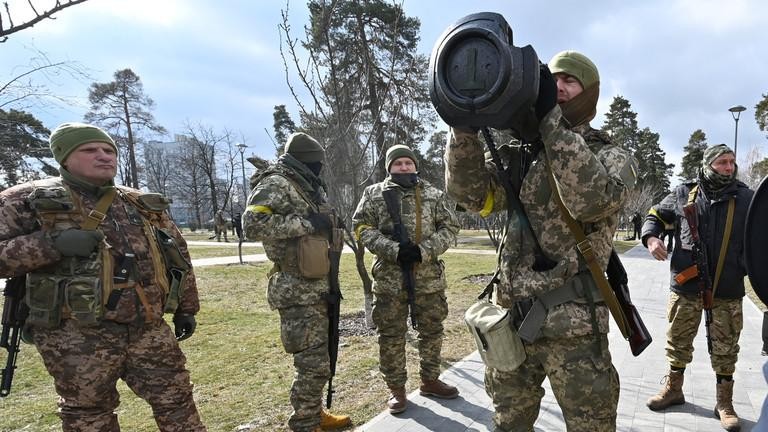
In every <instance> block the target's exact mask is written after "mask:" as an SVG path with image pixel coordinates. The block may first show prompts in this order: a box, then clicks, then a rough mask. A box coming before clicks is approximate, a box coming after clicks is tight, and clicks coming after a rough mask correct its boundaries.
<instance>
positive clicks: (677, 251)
mask: <svg viewBox="0 0 768 432" xmlns="http://www.w3.org/2000/svg"><path fill="white" fill-rule="evenodd" d="M695 184H696V183H685V184H682V185H680V186H678V187H677V188H675V190H674V191H672V192H671V193H670V194H669V195H667V197H665V198H664V200H662V201H661V202H660V203H659V204H657V205H655V206H653V207H652V208H651V210H650V212H649V214H648V216H647V217H646V220H645V224H644V225H643V234H642V239H643V244H644V245H645V244H647V241H648V237H650V236H653V237H658V238H661V237H663V235H664V233H665V231H666V232H670V234H671V235H673V236H674V250H673V251H672V258H671V260H670V270H671V272H670V273H671V274H670V290H671V291H672V293H671V294H670V297H669V304H668V307H667V318H668V320H669V328H668V329H667V345H666V351H667V360H668V361H669V364H670V365H671V366H673V367H676V368H685V366H686V365H687V364H688V363H690V362H691V360H693V339H694V338H695V337H696V332H697V331H698V328H699V324H700V322H701V311H702V303H701V300H700V299H699V296H698V295H699V287H698V279H697V278H692V279H690V280H688V281H687V282H685V283H683V284H682V285H681V284H679V283H677V281H676V280H675V276H677V275H678V273H680V272H681V271H683V270H685V269H686V268H688V267H691V266H692V265H693V264H694V261H693V254H692V248H693V239H692V238H691V233H690V232H691V229H690V227H689V226H688V221H687V220H686V219H685V216H684V215H683V206H684V205H686V204H687V202H688V193H689V192H690V190H691V188H692V187H693V186H694V185H695ZM698 190H699V192H698V193H697V195H696V207H697V211H698V215H699V216H698V219H699V233H700V236H701V239H702V241H703V243H704V245H705V246H706V248H707V258H708V259H709V266H708V267H709V272H710V275H709V277H710V280H712V281H714V279H715V270H716V269H717V261H718V258H719V256H720V245H721V244H722V242H723V233H724V231H725V219H726V213H727V207H728V198H730V197H734V198H735V199H736V201H735V207H734V208H735V211H734V218H733V231H732V234H731V237H730V240H729V242H728V250H727V251H726V254H725V262H724V264H723V270H722V275H721V277H720V282H719V284H718V287H717V291H715V293H714V297H715V301H714V304H713V307H712V313H713V323H712V327H711V329H710V333H711V339H712V354H711V356H710V361H711V364H712V369H713V370H714V371H715V373H716V374H718V375H733V372H734V371H735V369H736V360H737V357H738V353H739V344H738V341H739V335H740V334H741V329H742V325H743V317H742V310H741V303H742V298H743V297H744V276H745V275H746V268H745V264H744V259H743V256H744V242H743V240H744V238H743V235H742V234H741V233H743V231H744V226H745V221H746V213H747V208H748V206H749V203H750V201H751V199H752V194H753V192H752V191H751V190H750V189H749V188H748V187H747V186H746V185H745V184H744V183H742V182H740V181H735V182H734V183H733V184H732V185H731V186H729V187H728V188H727V189H726V190H725V191H723V192H722V193H721V194H720V195H719V196H718V197H717V198H715V199H710V198H708V197H707V196H706V195H705V192H704V191H703V188H701V187H699V188H698Z"/></svg>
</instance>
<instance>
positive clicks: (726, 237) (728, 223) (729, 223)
mask: <svg viewBox="0 0 768 432" xmlns="http://www.w3.org/2000/svg"><path fill="white" fill-rule="evenodd" d="M735 208H736V199H735V198H733V197H731V199H729V200H728V214H727V216H726V217H725V230H724V231H723V242H722V243H721V244H720V256H718V257H717V270H715V282H714V283H713V284H712V297H714V296H715V292H716V291H717V284H718V283H719V282H720V275H721V274H722V271H723V263H725V252H726V250H728V242H729V241H730V240H731V231H732V230H733V211H734V209H735Z"/></svg>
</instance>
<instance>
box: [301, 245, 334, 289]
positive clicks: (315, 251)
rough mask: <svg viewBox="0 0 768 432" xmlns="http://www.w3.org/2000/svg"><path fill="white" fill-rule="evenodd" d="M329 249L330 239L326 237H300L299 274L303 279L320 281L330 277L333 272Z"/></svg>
mask: <svg viewBox="0 0 768 432" xmlns="http://www.w3.org/2000/svg"><path fill="white" fill-rule="evenodd" d="M328 248H329V244H328V239H326V238H325V237H324V236H319V235H315V234H308V235H305V236H302V237H299V242H298V246H297V254H298V261H299V273H300V274H301V276H302V277H304V278H307V279H320V278H324V277H326V276H328V272H330V271H331V261H330V259H329V258H328Z"/></svg>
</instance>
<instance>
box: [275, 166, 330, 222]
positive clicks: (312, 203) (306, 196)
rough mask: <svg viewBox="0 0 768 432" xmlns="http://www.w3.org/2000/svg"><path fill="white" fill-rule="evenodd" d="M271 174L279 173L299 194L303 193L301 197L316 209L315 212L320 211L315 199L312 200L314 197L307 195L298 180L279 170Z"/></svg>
mask: <svg viewBox="0 0 768 432" xmlns="http://www.w3.org/2000/svg"><path fill="white" fill-rule="evenodd" d="M271 174H274V175H278V176H280V177H282V178H284V179H286V180H288V182H289V183H290V184H291V186H293V188H294V189H296V191H297V192H298V193H299V195H301V199H303V200H304V201H305V202H306V203H307V204H309V206H310V207H312V210H314V211H315V212H318V211H320V210H319V209H320V208H319V207H318V205H317V204H315V202H314V201H312V199H311V198H310V197H309V196H308V195H307V193H306V192H305V191H304V189H303V188H302V187H301V186H300V185H299V184H298V183H297V182H296V180H294V179H292V178H290V177H289V176H287V175H285V174H283V173H281V172H277V171H275V172H273V173H271Z"/></svg>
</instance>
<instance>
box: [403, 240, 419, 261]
mask: <svg viewBox="0 0 768 432" xmlns="http://www.w3.org/2000/svg"><path fill="white" fill-rule="evenodd" d="M397 261H398V262H400V263H403V264H410V263H417V262H419V263H420V262H421V248H419V245H417V244H414V243H412V242H408V243H406V244H403V245H400V249H399V250H398V251H397Z"/></svg>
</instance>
